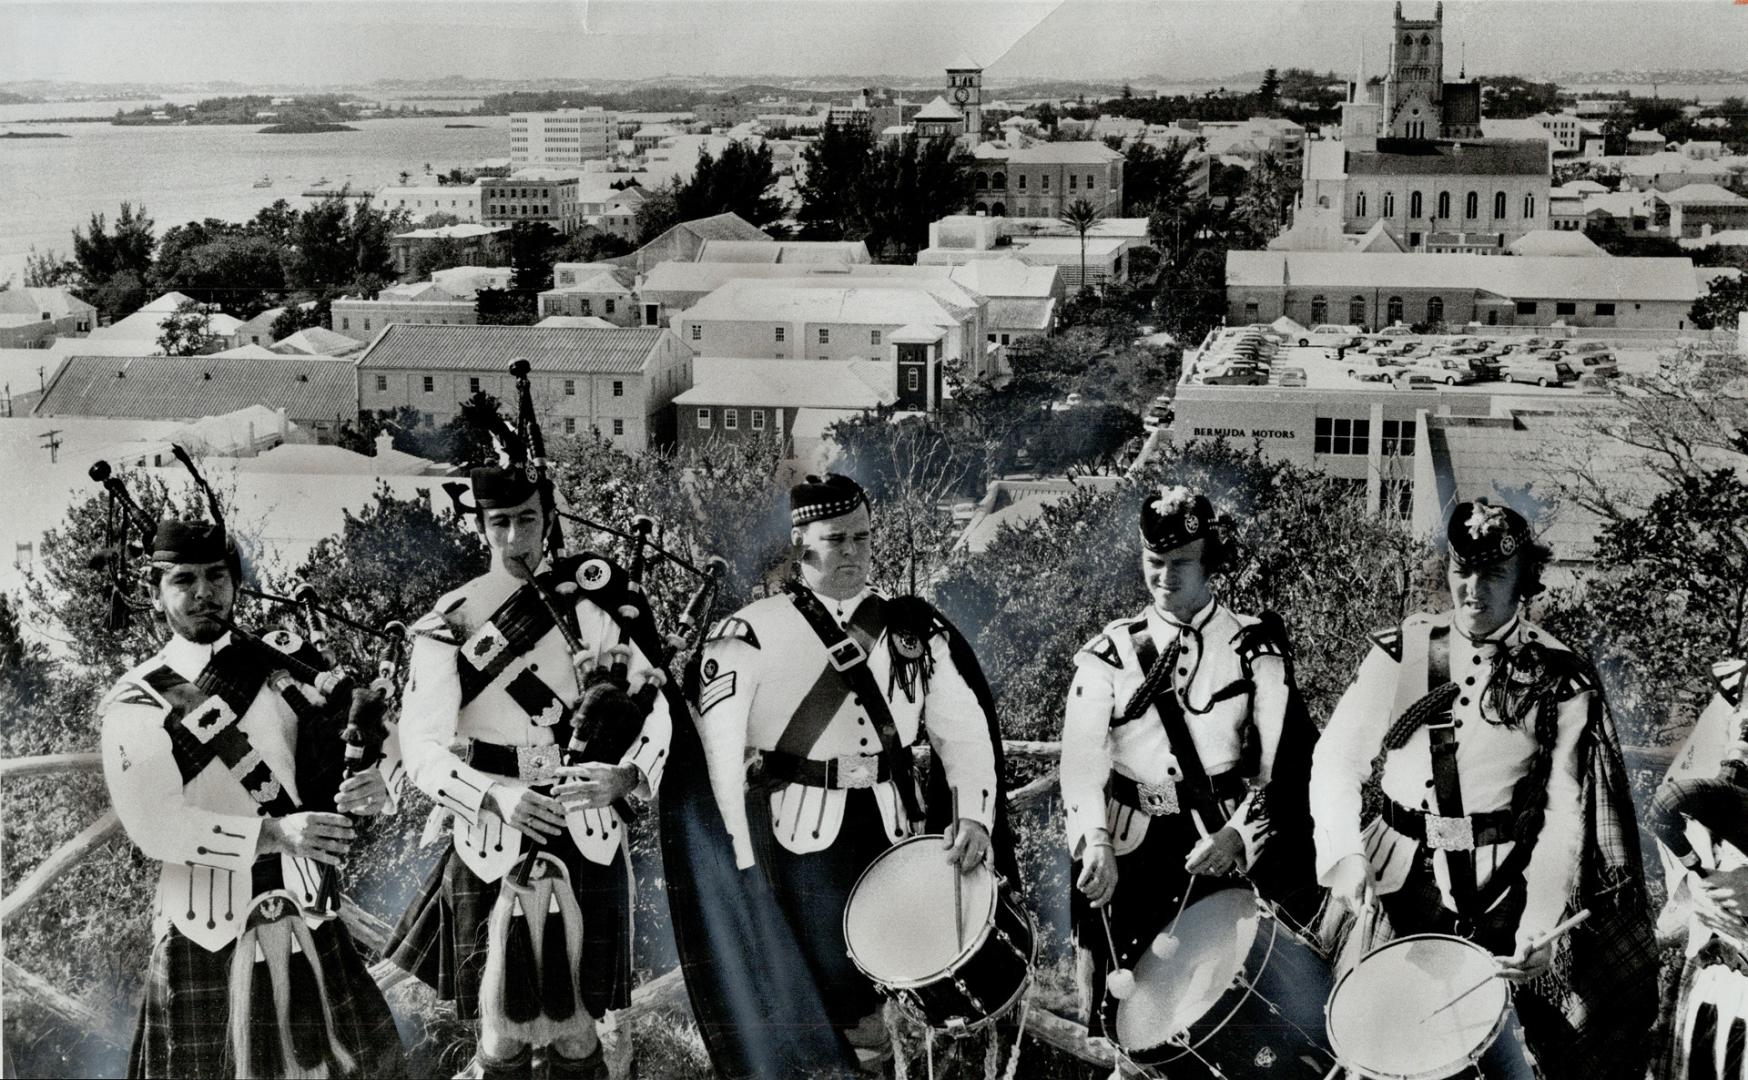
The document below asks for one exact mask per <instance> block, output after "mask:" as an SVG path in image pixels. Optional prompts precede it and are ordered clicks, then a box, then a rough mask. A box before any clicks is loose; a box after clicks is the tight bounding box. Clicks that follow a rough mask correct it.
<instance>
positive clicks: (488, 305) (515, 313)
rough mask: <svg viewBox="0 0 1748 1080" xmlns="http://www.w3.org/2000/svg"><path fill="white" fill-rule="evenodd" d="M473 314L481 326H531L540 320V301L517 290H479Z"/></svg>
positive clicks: (529, 294)
mask: <svg viewBox="0 0 1748 1080" xmlns="http://www.w3.org/2000/svg"><path fill="white" fill-rule="evenodd" d="M474 313H475V314H474V317H475V318H476V319H478V320H479V324H480V325H481V326H533V325H534V324H535V323H536V322H538V321H539V320H540V301H539V298H538V297H537V296H536V295H535V294H533V293H525V292H521V291H519V290H517V289H489V288H488V289H481V290H480V291H479V293H478V294H477V295H476V297H475V299H474Z"/></svg>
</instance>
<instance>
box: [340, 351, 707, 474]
mask: <svg viewBox="0 0 1748 1080" xmlns="http://www.w3.org/2000/svg"><path fill="white" fill-rule="evenodd" d="M516 359H526V360H527V361H528V362H529V364H530V365H531V368H532V371H531V374H530V382H531V385H532V388H533V394H534V405H535V409H536V411H537V412H538V413H539V414H540V419H541V427H542V429H543V430H544V431H545V433H546V436H547V438H548V439H551V438H554V437H557V436H563V435H572V436H586V435H588V434H589V433H590V432H591V431H594V432H599V433H600V435H601V436H602V437H603V438H605V439H607V440H609V441H610V442H611V443H612V444H613V445H614V446H616V447H618V448H620V449H622V450H627V451H640V450H645V449H648V448H649V447H651V446H662V445H667V444H669V443H671V442H672V441H673V429H672V421H673V410H672V409H671V408H670V405H671V404H672V402H673V400H674V397H675V396H676V395H678V394H680V393H682V392H683V391H685V390H686V388H687V387H689V386H691V385H692V353H691V352H690V350H688V349H687V348H686V347H685V346H683V345H681V344H680V342H679V340H678V339H677V338H675V337H674V335H673V334H672V333H670V332H668V331H666V330H661V329H657V328H654V327H644V328H637V329H627V330H621V329H607V330H601V329H590V328H581V327H566V326H393V327H390V328H389V330H388V331H387V332H385V333H384V334H382V336H380V337H379V338H377V339H376V341H375V342H373V343H372V344H371V347H370V349H369V350H368V351H366V352H365V353H364V355H362V356H360V357H359V358H358V364H357V368H356V370H357V379H358V383H357V391H356V393H357V402H358V405H357V407H358V409H360V410H363V411H375V410H377V409H396V408H400V407H402V406H410V407H411V408H413V409H416V410H418V411H419V413H421V414H422V415H423V417H424V418H425V419H426V420H427V421H428V422H430V423H433V424H443V423H447V422H448V421H450V420H452V419H454V418H455V417H456V416H457V415H458V414H459V413H460V410H461V403H462V402H464V401H466V400H467V399H468V398H470V397H472V396H473V395H474V394H476V393H479V392H481V391H484V392H485V393H488V394H491V395H492V396H494V397H496V398H497V399H498V400H499V401H514V400H515V397H516V381H515V379H514V378H512V377H511V376H510V375H509V374H508V373H507V372H508V368H509V365H510V361H512V360H516Z"/></svg>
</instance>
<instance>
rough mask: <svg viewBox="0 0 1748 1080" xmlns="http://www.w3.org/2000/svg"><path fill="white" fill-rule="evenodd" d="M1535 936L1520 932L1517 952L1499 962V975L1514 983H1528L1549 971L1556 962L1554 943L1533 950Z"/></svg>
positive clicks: (1545, 943) (1543, 944)
mask: <svg viewBox="0 0 1748 1080" xmlns="http://www.w3.org/2000/svg"><path fill="white" fill-rule="evenodd" d="M1534 937H1535V935H1534V934H1529V933H1525V932H1523V931H1519V932H1518V935H1517V951H1516V952H1514V953H1512V954H1511V955H1510V956H1507V957H1501V958H1500V960H1499V974H1500V975H1501V976H1502V977H1503V978H1506V979H1509V980H1511V981H1512V982H1514V983H1521V982H1528V981H1530V980H1531V979H1533V978H1535V977H1536V976H1537V975H1540V974H1541V973H1542V972H1544V971H1546V970H1548V965H1549V964H1552V963H1553V962H1554V943H1553V942H1552V941H1549V942H1544V943H1542V944H1541V945H1540V946H1538V947H1536V948H1534V949H1532V948H1530V946H1531V945H1532V944H1534V941H1533V938H1534Z"/></svg>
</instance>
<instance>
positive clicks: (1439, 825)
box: [1426, 814, 1475, 851]
mask: <svg viewBox="0 0 1748 1080" xmlns="http://www.w3.org/2000/svg"><path fill="white" fill-rule="evenodd" d="M1426 845H1427V846H1428V847H1430V848H1433V849H1434V850H1436V851H1474V850H1475V825H1474V822H1472V821H1470V820H1469V819H1468V818H1467V817H1439V816H1438V815H1437V814H1428V815H1426Z"/></svg>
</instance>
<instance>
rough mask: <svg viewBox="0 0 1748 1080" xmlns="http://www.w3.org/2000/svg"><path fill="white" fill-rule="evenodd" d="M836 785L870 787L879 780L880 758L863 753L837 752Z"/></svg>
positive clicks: (842, 786) (841, 786)
mask: <svg viewBox="0 0 1748 1080" xmlns="http://www.w3.org/2000/svg"><path fill="white" fill-rule="evenodd" d="M836 760H837V763H838V768H837V773H838V775H837V786H838V787H840V788H871V787H873V786H874V785H875V784H878V783H879V782H880V759H879V758H877V757H869V756H867V755H865V754H839V755H838V756H837V758H836Z"/></svg>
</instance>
